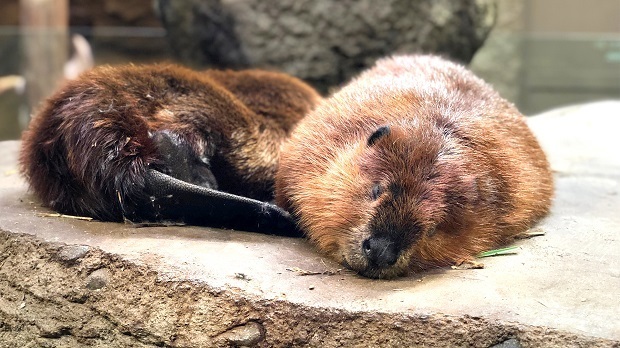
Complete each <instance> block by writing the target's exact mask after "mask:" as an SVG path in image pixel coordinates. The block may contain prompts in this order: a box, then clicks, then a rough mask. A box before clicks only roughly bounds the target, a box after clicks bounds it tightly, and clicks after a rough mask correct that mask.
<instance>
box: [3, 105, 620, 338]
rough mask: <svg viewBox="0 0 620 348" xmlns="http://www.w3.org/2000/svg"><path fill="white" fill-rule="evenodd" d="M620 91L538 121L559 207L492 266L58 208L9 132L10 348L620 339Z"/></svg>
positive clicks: (6, 252) (6, 277) (6, 280)
mask: <svg viewBox="0 0 620 348" xmlns="http://www.w3.org/2000/svg"><path fill="white" fill-rule="evenodd" d="M619 115H620V102H601V103H595V104H587V105H581V106H575V107H569V108H564V109H559V110H555V111H553V112H550V113H547V114H545V115H540V116H536V117H533V118H531V119H530V125H531V126H532V128H533V129H534V131H535V133H536V134H537V136H538V138H539V140H540V141H541V143H542V144H543V147H544V148H545V150H546V151H547V153H548V155H549V158H550V161H551V163H552V167H553V169H554V172H555V179H556V181H555V184H556V195H555V199H554V205H553V208H552V213H551V214H550V215H549V216H548V217H547V218H546V219H545V220H544V221H542V222H541V223H540V224H539V225H538V226H536V227H535V228H534V229H533V231H538V232H544V233H545V234H544V235H543V236H539V237H534V238H531V239H527V240H520V241H518V242H517V243H515V245H517V246H518V249H516V250H515V252H516V253H515V254H513V255H506V256H501V257H491V258H485V259H481V260H480V261H482V262H483V263H484V268H483V269H470V270H457V269H450V268H448V269H442V270H434V271H430V272H426V273H420V274H416V275H412V276H410V277H407V278H400V279H397V280H390V281H385V280H370V279H365V278H362V277H360V276H357V275H355V274H353V273H351V272H349V271H346V270H344V269H342V267H341V266H340V265H338V264H336V263H334V262H332V261H331V260H329V259H327V258H325V257H322V256H321V255H319V254H318V253H317V252H316V251H315V249H314V248H313V246H312V245H310V244H309V243H308V242H307V241H305V240H303V239H290V238H280V237H272V236H266V235H260V234H256V233H246V232H235V231H224V230H217V229H210V228H203V227H189V226H188V227H178V226H177V227H145V228H136V227H133V226H131V225H128V224H121V223H102V222H97V221H91V222H89V221H81V220H76V219H70V218H60V217H51V216H45V215H43V214H42V213H49V212H50V211H49V210H47V209H46V208H43V207H41V205H40V202H38V201H37V200H36V199H35V198H34V197H33V196H32V195H31V194H30V193H29V192H28V191H27V187H26V184H25V182H24V181H23V179H22V178H21V177H20V176H19V174H18V172H17V152H18V148H19V143H18V142H2V143H0V346H16V347H17V346H49V347H73V346H85V345H92V346H100V347H151V346H163V347H194V346H195V347H210V346H227V345H240V346H243V345H246V346H252V345H256V346H261V347H272V346H275V347H277V346H313V347H340V346H347V347H349V346H351V347H355V346H359V347H372V346H394V347H400V346H427V347H429V346H472V347H489V346H493V345H496V344H500V343H502V342H505V341H507V340H510V342H511V343H512V344H513V346H516V347H518V346H523V347H545V346H548V347H556V346H561V347H571V346H579V347H611V346H615V347H618V346H620V319H619V318H620V296H619V294H620V293H619V291H620V290H619V289H620V155H619V154H618V151H619V149H620V136H619V135H618V130H619V129H620V117H619Z"/></svg>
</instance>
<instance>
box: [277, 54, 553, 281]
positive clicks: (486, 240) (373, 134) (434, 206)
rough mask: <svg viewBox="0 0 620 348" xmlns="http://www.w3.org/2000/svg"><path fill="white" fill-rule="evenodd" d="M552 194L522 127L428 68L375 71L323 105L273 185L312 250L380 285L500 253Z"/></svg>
mask: <svg viewBox="0 0 620 348" xmlns="http://www.w3.org/2000/svg"><path fill="white" fill-rule="evenodd" d="M382 127H383V128H382ZM552 194H553V182H552V175H551V172H550V169H549V165H548V163H547V160H546V157H545V154H544V153H543V151H542V150H541V148H540V146H539V144H538V142H537V140H536V139H535V137H534V136H533V135H532V133H531V131H530V130H529V128H528V127H527V125H526V123H525V120H524V117H523V116H522V115H521V114H520V113H519V112H518V111H517V109H516V108H515V107H514V106H513V105H512V104H510V103H509V102H507V101H506V100H504V99H503V98H501V97H500V96H499V95H498V94H497V93H496V92H495V91H494V90H493V89H492V88H491V87H490V86H489V85H487V84H486V83H485V82H484V81H482V80H481V79H479V78H477V77H475V76H474V75H473V74H472V73H471V72H469V71H467V70H466V69H465V68H463V67H461V66H459V65H457V64H454V63H451V62H449V61H446V60H444V59H442V58H439V57H434V56H400V57H398V56H397V57H393V58H389V59H383V60H380V61H379V62H378V63H377V64H376V65H375V66H374V67H373V68H371V69H370V70H368V71H366V72H365V73H363V74H362V75H361V76H359V77H358V78H357V79H355V80H353V81H352V82H351V83H349V84H348V85H347V86H345V87H344V88H342V89H341V90H340V91H339V92H337V93H335V94H334V95H333V96H331V97H330V98H328V99H327V100H326V101H325V102H324V103H322V104H321V105H320V106H319V107H318V108H317V109H316V110H314V111H313V112H311V113H310V114H309V115H308V116H307V117H306V118H304V119H303V120H302V121H301V122H300V123H299V124H298V126H297V128H296V129H295V131H294V132H293V134H292V135H291V138H290V139H289V140H288V141H287V143H286V144H285V145H284V146H283V148H282V152H281V161H280V167H279V170H278V173H277V177H276V202H277V203H278V204H279V205H281V206H283V207H285V208H287V209H289V210H291V211H292V213H293V214H294V215H295V216H296V217H297V218H298V219H299V220H300V224H301V228H302V230H303V231H304V232H305V233H306V234H307V236H308V237H309V239H310V240H311V241H312V242H314V243H315V244H316V245H317V246H318V248H319V249H320V250H321V251H322V252H324V253H326V254H328V255H330V256H332V257H333V258H334V259H336V260H338V261H339V262H341V263H343V264H345V265H346V266H348V267H350V268H352V269H353V270H355V271H357V272H359V273H361V274H362V275H365V276H368V277H376V278H382V277H385V278H389V277H395V276H399V275H402V274H405V273H407V272H408V271H411V270H413V271H417V270H421V269H426V268H429V267H440V266H445V265H449V264H453V263H455V262H459V261H462V260H467V259H470V258H472V257H473V256H474V255H476V254H477V253H479V252H481V251H485V250H489V249H492V248H494V247H497V246H499V245H502V244H504V243H507V242H509V241H510V240H511V239H512V238H513V237H514V236H515V235H516V234H519V233H521V232H523V231H525V230H526V229H527V228H528V227H530V226H532V224H534V223H535V222H536V221H538V220H539V219H540V218H541V217H543V216H544V215H545V214H547V212H548V210H549V207H550V204H551V199H552ZM369 241H371V242H373V243H374V244H372V243H369ZM377 245H378V246H379V247H385V248H391V249H390V250H391V251H393V253H392V254H393V256H394V259H393V260H391V259H390V258H389V256H390V255H388V254H385V253H384V254H385V255H387V256H385V255H384V254H381V253H382V252H383V250H373V248H374V247H375V246H377ZM371 254H372V255H375V256H373V257H374V259H373V260H371V259H370V256H368V255H371ZM377 255H379V256H377ZM382 257H383V258H382ZM386 257H387V258H386ZM377 260H378V261H377ZM375 261H376V262H375ZM373 262H374V263H373Z"/></svg>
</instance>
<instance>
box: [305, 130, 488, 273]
mask: <svg viewBox="0 0 620 348" xmlns="http://www.w3.org/2000/svg"><path fill="white" fill-rule="evenodd" d="M359 139H360V141H359V143H358V144H351V145H350V146H349V148H348V149H347V150H345V151H343V152H342V153H341V154H340V155H339V156H338V157H337V158H335V159H334V160H332V161H330V162H331V163H330V165H329V166H328V168H327V170H326V171H325V172H324V175H320V176H319V177H317V180H318V181H317V182H316V183H314V184H313V183H311V184H310V186H311V187H313V191H314V192H313V193H314V194H313V195H312V196H313V197H314V199H315V202H313V203H314V204H313V205H312V207H313V208H312V209H306V210H305V211H304V213H305V214H302V215H301V216H300V218H301V223H302V225H303V227H304V229H305V230H306V231H307V233H308V236H309V238H310V239H311V240H312V241H314V242H315V244H317V245H318V247H319V248H320V249H322V250H324V251H326V252H327V253H328V254H330V255H332V256H333V257H334V258H336V259H337V260H339V261H340V262H341V263H343V264H344V265H345V266H347V267H349V268H351V269H353V270H355V271H357V272H358V273H360V274H361V275H364V276H366V277H371V278H392V277H396V276H400V275H403V274H404V273H406V272H407V271H408V270H410V269H416V268H427V267H428V266H429V265H428V264H425V263H428V262H429V260H435V259H437V258H436V257H434V256H433V254H434V253H437V252H442V250H441V249H442V244H445V243H449V242H450V239H458V234H455V232H458V227H459V226H460V225H462V224H464V223H465V221H463V217H465V216H467V214H466V212H465V210H467V207H468V206H469V204H468V202H470V201H471V200H473V199H475V195H476V190H475V187H474V182H475V179H474V178H472V177H471V175H467V174H466V173H467V170H466V168H465V166H466V163H464V162H462V160H461V159H460V157H461V156H459V152H461V151H463V150H464V149H463V148H462V147H460V146H459V144H458V143H457V142H452V141H451V140H450V138H449V137H448V136H446V134H444V132H442V130H441V129H438V128H434V127H421V126H420V125H417V124H408V125H405V124H401V125H383V126H380V127H377V128H375V129H374V130H371V131H369V134H367V136H366V137H360V138H359ZM306 208H308V207H306ZM459 210H460V211H459ZM453 241H454V242H456V240H453ZM449 250H450V249H449V248H448V249H447V250H446V251H445V252H449ZM454 256H457V255H454ZM448 258H450V257H448Z"/></svg>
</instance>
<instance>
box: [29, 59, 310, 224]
mask: <svg viewBox="0 0 620 348" xmlns="http://www.w3.org/2000/svg"><path fill="white" fill-rule="evenodd" d="M319 100H320V97H319V95H318V94H317V93H316V92H315V91H314V90H313V89H312V88H311V87H309V86H308V85H306V84H304V83H303V82H301V81H300V80H298V79H296V78H293V77H291V76H288V75H285V74H281V73H276V72H267V71H259V70H247V71H237V72H235V71H216V70H207V71H203V72H196V71H192V70H189V69H186V68H183V67H180V66H175V65H146V66H133V65H129V66H121V67H100V68H97V69H94V70H92V71H89V72H86V73H84V74H82V75H81V76H80V77H79V78H78V79H77V80H73V81H70V82H68V83H67V84H66V85H65V86H63V87H62V88H61V89H60V90H59V91H58V92H57V93H56V94H55V95H53V96H52V97H51V98H49V99H48V100H47V101H46V102H45V104H44V105H43V107H42V109H41V110H40V112H38V114H37V115H36V116H35V117H34V119H33V120H32V122H31V124H30V126H29V129H28V130H27V131H26V132H25V133H24V136H23V144H22V150H21V157H20V162H21V170H22V172H23V174H24V175H25V177H26V178H27V180H28V182H29V183H30V186H31V188H32V190H33V191H34V193H35V194H36V195H37V196H38V197H39V198H40V199H41V200H42V201H43V202H44V203H45V204H46V205H49V206H50V207H51V208H53V209H54V210H57V211H59V212H62V213H65V214H73V215H83V216H91V217H94V218H97V219H101V220H104V221H122V220H131V221H145V220H188V221H187V222H190V223H195V222H198V223H204V224H207V225H210V224H214V225H217V226H218V227H235V228H246V229H256V228H260V227H258V226H257V225H258V224H259V222H258V221H252V219H254V218H255V217H256V216H253V217H251V216H245V218H247V219H246V220H248V219H249V220H250V221H247V223H248V224H247V225H243V224H241V223H242V222H243V221H242V220H244V219H243V218H244V215H243V212H242V211H237V212H234V210H238V209H237V208H242V209H243V205H244V204H250V205H252V204H254V205H256V207H255V208H256V209H255V210H256V212H258V213H259V214H260V213H261V211H262V212H263V213H265V214H266V215H269V214H271V215H272V217H273V215H274V214H275V215H279V214H283V215H286V214H285V213H284V212H283V211H281V210H278V209H277V208H276V207H275V206H273V205H271V204H264V205H263V204H259V203H258V202H257V201H268V200H270V199H272V198H273V184H274V176H275V171H276V168H277V162H278V157H279V147H280V145H281V143H282V141H283V140H284V139H285V138H286V137H287V136H288V134H289V133H290V131H291V130H292V128H293V126H294V125H295V124H296V123H297V122H298V121H299V120H300V119H301V118H302V117H303V116H304V115H305V114H306V113H307V112H308V111H309V110H310V109H311V108H312V107H313V106H314V105H315V104H316V103H317V102H318V101H319ZM161 174H163V176H162V175H161ZM162 180H163V181H162ZM177 190H180V191H181V192H178V191H177ZM177 193H179V194H177ZM224 193H228V194H229V195H226V194H224ZM209 196H214V197H215V198H214V199H215V200H216V201H217V202H210V198H209ZM233 196H235V197H233ZM205 197H206V198H205ZM227 198H232V199H233V200H237V203H239V202H241V206H237V205H235V204H232V205H227V202H228V201H227ZM246 198H250V199H254V200H257V201H252V200H248V199H246ZM205 199H206V201H205ZM228 203H230V202H228ZM188 204H189V205H188ZM221 205H224V206H226V207H227V208H226V209H227V211H225V212H222V211H221V210H220V206H221ZM201 206H203V207H202V208H201ZM233 208H234V209H233ZM267 225H268V224H267ZM265 227H266V228H269V226H265Z"/></svg>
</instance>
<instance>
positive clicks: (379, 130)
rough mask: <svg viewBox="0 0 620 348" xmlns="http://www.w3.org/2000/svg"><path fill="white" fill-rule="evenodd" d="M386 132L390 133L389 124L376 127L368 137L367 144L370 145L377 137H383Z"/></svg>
mask: <svg viewBox="0 0 620 348" xmlns="http://www.w3.org/2000/svg"><path fill="white" fill-rule="evenodd" d="M388 134H390V126H381V127H379V128H377V130H376V131H375V132H374V133H372V134H371V135H370V137H368V142H367V144H368V146H372V145H373V144H374V143H376V142H377V141H378V140H379V139H381V138H383V137H384V136H386V135H388Z"/></svg>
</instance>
